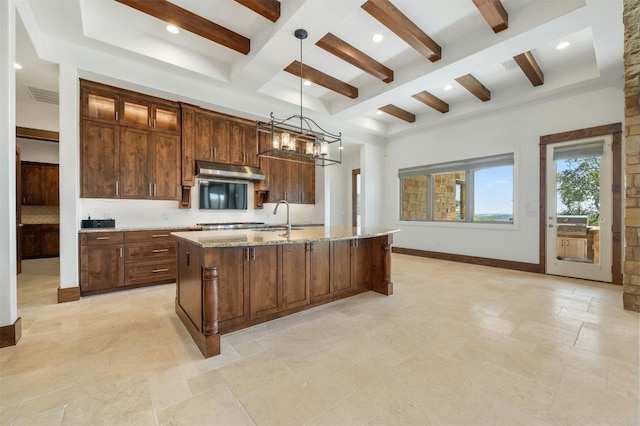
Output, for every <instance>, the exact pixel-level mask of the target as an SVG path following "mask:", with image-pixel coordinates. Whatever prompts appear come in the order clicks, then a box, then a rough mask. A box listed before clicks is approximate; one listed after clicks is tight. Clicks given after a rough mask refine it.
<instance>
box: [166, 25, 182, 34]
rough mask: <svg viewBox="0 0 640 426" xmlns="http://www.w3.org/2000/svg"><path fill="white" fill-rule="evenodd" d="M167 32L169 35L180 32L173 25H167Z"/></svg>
mask: <svg viewBox="0 0 640 426" xmlns="http://www.w3.org/2000/svg"><path fill="white" fill-rule="evenodd" d="M167 31H169V32H170V33H171V34H178V33H179V32H180V29H179V28H178V27H176V26H175V25H173V24H169V25H167Z"/></svg>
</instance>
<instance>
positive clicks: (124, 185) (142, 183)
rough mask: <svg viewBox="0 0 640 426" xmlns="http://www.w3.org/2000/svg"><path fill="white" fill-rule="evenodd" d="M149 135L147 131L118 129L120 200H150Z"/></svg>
mask: <svg viewBox="0 0 640 426" xmlns="http://www.w3.org/2000/svg"><path fill="white" fill-rule="evenodd" d="M150 135H151V132H150V131H148V130H143V129H136V128H133V127H121V128H120V197H121V198H140V199H144V198H151V194H152V193H153V186H152V182H151V178H150V170H149V145H150Z"/></svg>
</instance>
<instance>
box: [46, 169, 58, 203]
mask: <svg viewBox="0 0 640 426" xmlns="http://www.w3.org/2000/svg"><path fill="white" fill-rule="evenodd" d="M59 169H60V168H59V166H57V165H55V164H48V165H46V166H43V168H42V170H43V183H44V189H43V197H44V200H43V201H44V205H45V206H59V205H60V177H59V173H58V171H59Z"/></svg>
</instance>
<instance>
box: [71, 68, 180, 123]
mask: <svg viewBox="0 0 640 426" xmlns="http://www.w3.org/2000/svg"><path fill="white" fill-rule="evenodd" d="M81 89H82V90H81V91H82V115H83V118H85V119H89V120H93V121H101V122H106V123H113V124H120V125H123V126H127V127H137V128H141V129H149V130H155V131H160V132H166V133H176V134H177V133H179V132H180V107H179V105H178V104H176V103H173V102H170V101H164V100H162V99H158V98H154V97H152V96H146V95H141V94H138V93H134V92H129V91H126V90H122V89H118V88H115V87H111V86H106V85H102V84H99V83H93V82H90V81H85V80H81Z"/></svg>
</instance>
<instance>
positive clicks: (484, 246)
mask: <svg viewBox="0 0 640 426" xmlns="http://www.w3.org/2000/svg"><path fill="white" fill-rule="evenodd" d="M623 107H624V95H623V92H622V84H621V83H620V86H619V87H616V88H601V89H595V90H592V91H589V92H584V93H581V94H574V95H566V96H565V97H562V98H557V99H552V100H547V101H546V102H541V103H538V104H535V105H526V106H523V107H521V108H518V109H509V110H503V111H500V112H499V113H496V114H493V115H491V116H483V117H478V118H475V119H469V120H466V121H460V122H456V123H455V124H452V125H449V126H446V127H444V126H443V127H439V128H435V129H432V130H428V131H424V132H421V133H420V134H415V135H411V136H407V137H404V138H398V139H395V140H394V141H393V142H390V143H389V144H388V146H387V157H386V167H385V188H384V189H385V197H386V200H387V201H386V207H385V211H386V216H385V221H386V226H388V227H399V228H401V229H402V231H401V232H399V233H398V234H396V235H395V236H394V245H395V246H397V247H405V248H414V249H420V250H430V251H438V252H446V253H454V254H462V255H469V256H479V257H487V258H494V259H504V260H512V261H520V262H530V263H538V261H539V259H538V257H539V254H538V246H539V242H538V239H539V235H538V233H539V230H538V227H539V215H538V210H539V206H540V204H539V195H538V194H539V145H538V144H539V139H540V136H543V135H547V134H553V133H559V132H565V131H570V130H574V129H580V128H586V127H593V126H598V125H604V124H610V123H616V122H623V121H624V111H623ZM508 152H514V154H515V156H514V157H515V158H514V175H515V176H514V192H515V195H514V224H513V225H498V224H494V225H491V224H455V223H446V224H443V223H416V222H403V221H400V220H399V215H400V213H399V199H400V196H399V180H398V169H401V168H405V167H411V166H420V165H425V164H436V163H441V162H446V161H453V160H461V159H468V158H475V157H482V156H487V155H492V154H501V153H508ZM368 211H369V210H368ZM368 211H367V212H368Z"/></svg>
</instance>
